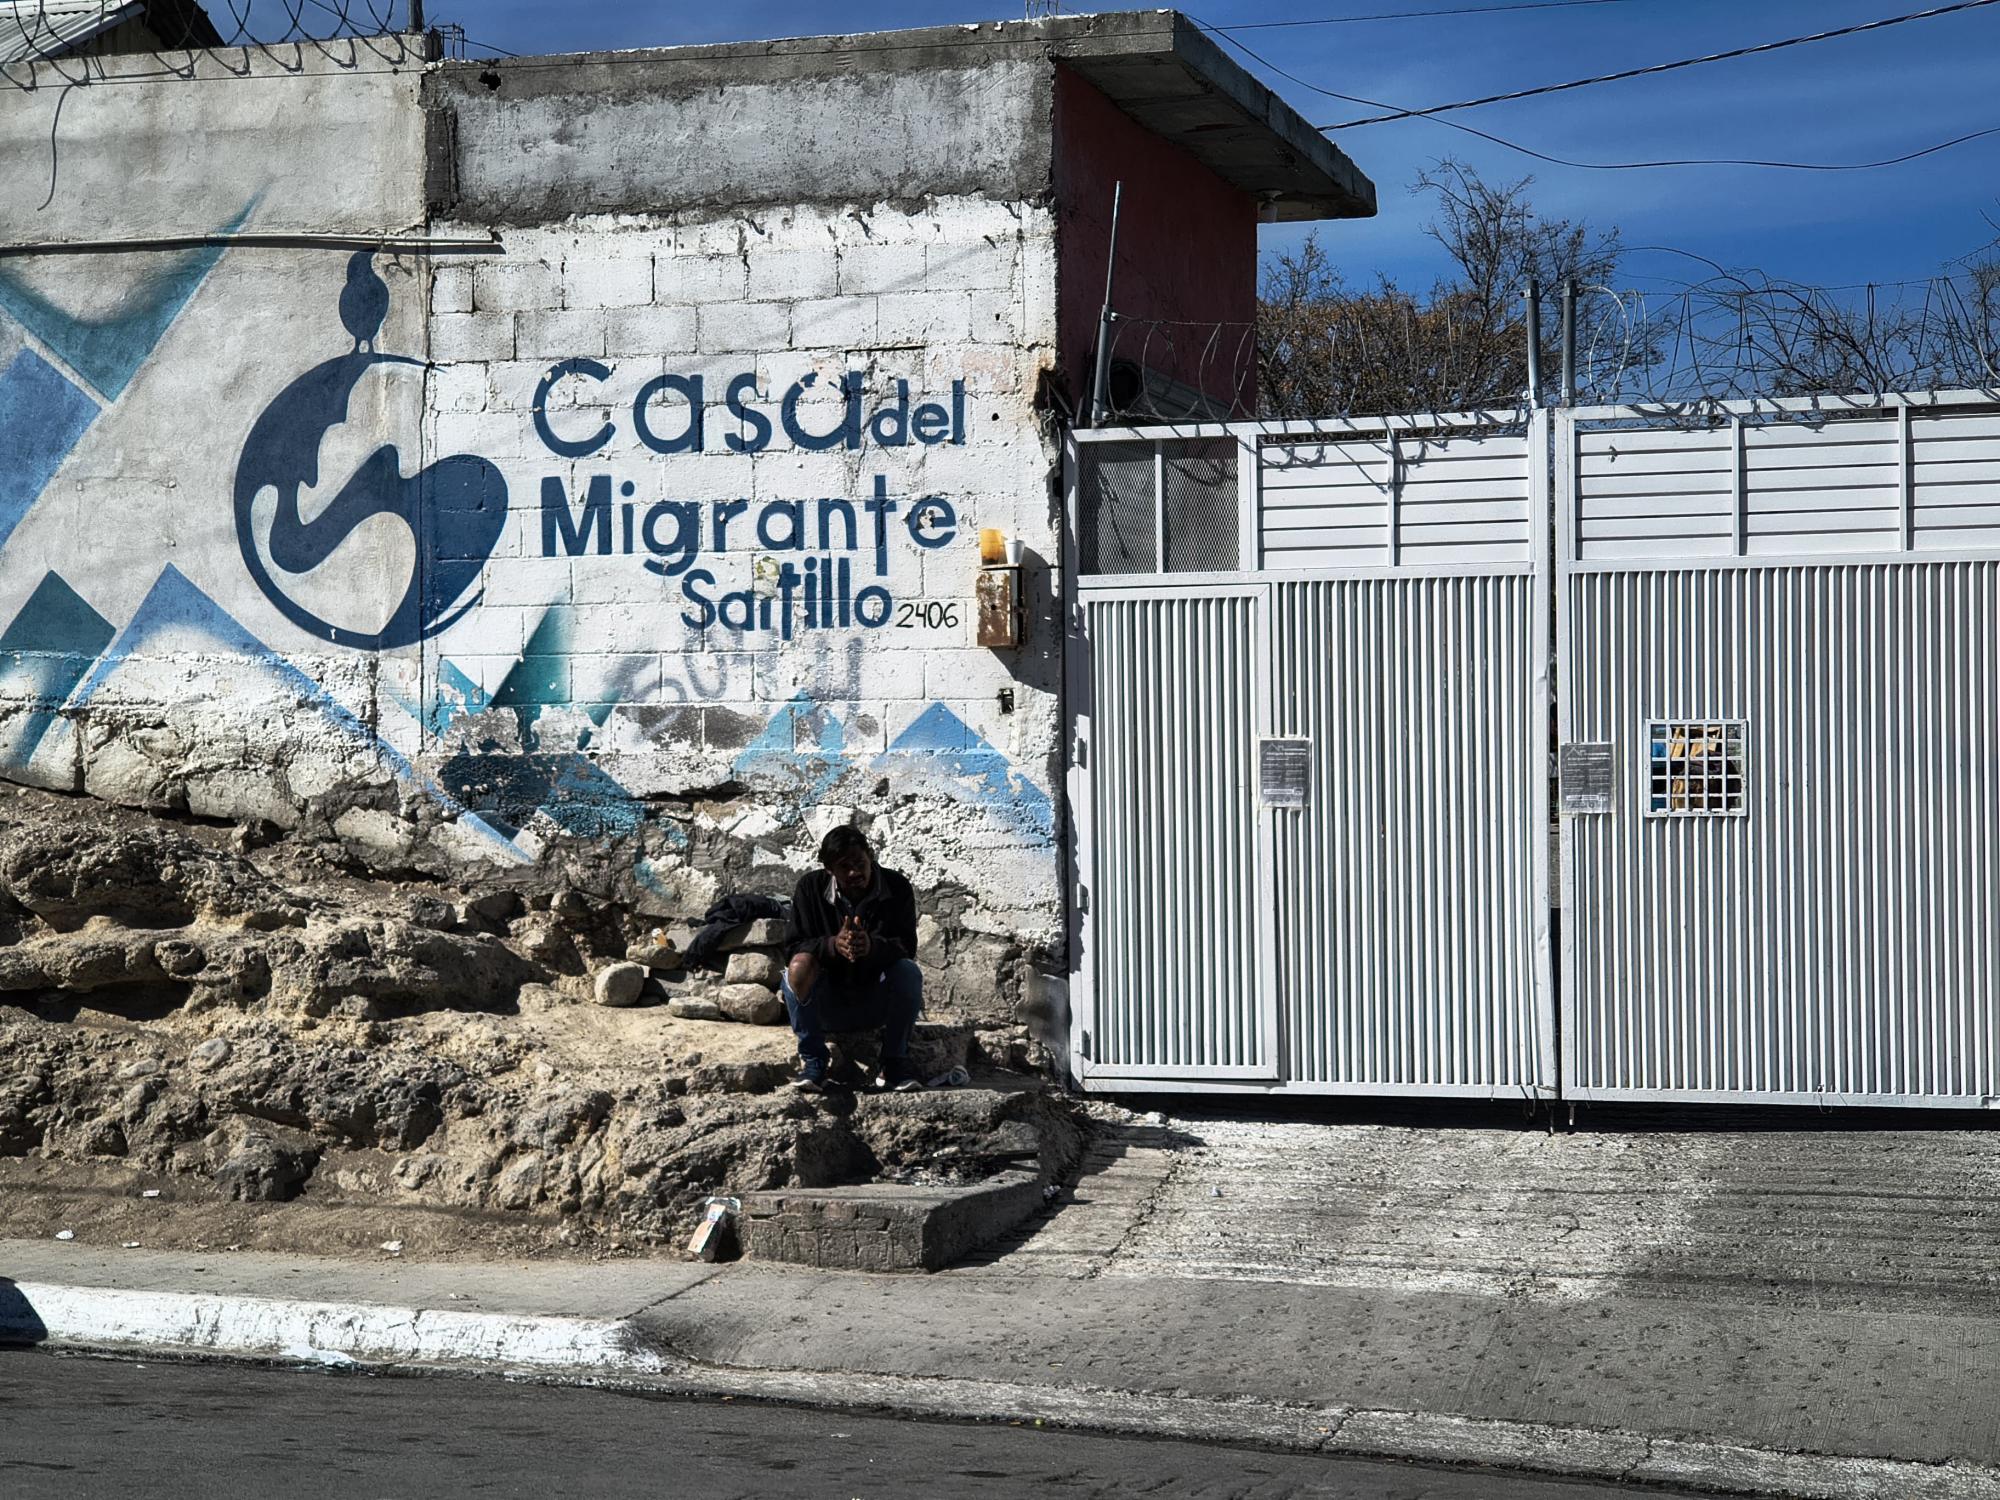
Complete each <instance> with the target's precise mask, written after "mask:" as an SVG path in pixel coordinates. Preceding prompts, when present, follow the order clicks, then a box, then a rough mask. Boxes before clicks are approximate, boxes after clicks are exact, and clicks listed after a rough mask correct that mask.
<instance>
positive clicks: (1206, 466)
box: [1163, 438, 1238, 573]
mask: <svg viewBox="0 0 2000 1500" xmlns="http://www.w3.org/2000/svg"><path fill="white" fill-rule="evenodd" d="M1236 451H1237V445H1236V440H1235V439H1234V438H1211V439H1208V440H1206V441H1203V442H1197V443H1169V444H1168V445H1167V447H1166V455H1165V470H1166V472H1165V474H1164V476H1163V487H1164V490H1165V501H1166V504H1165V511H1166V523H1167V566H1166V571H1167V572H1169V573H1233V572H1235V571H1236V569H1237V539H1238V538H1237V529H1236V523H1237V513H1238V506H1237V495H1236Z"/></svg>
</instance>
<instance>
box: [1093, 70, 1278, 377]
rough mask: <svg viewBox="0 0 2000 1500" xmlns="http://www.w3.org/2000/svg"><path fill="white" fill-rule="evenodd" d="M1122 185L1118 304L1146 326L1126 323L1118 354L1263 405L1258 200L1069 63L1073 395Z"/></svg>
mask: <svg viewBox="0 0 2000 1500" xmlns="http://www.w3.org/2000/svg"><path fill="white" fill-rule="evenodd" d="M1120 181H1122V182H1123V183H1124V184H1125V193H1124V199H1123V206H1122V208H1121V209H1120V212H1119V222H1118V266H1117V272H1116V276H1115V278H1114V281H1113V286H1112V294H1111V301H1112V306H1113V307H1114V308H1115V309H1116V310H1117V311H1118V312H1119V313H1120V314H1121V315H1122V316H1123V317H1125V318H1130V319H1133V320H1135V322H1133V323H1128V324H1126V325H1124V327H1123V328H1122V329H1121V331H1120V332H1119V334H1118V335H1117V337H1116V339H1115V340H1114V342H1113V344H1112V352H1113V353H1114V354H1115V355H1117V356H1119V357H1129V358H1132V359H1135V360H1139V361H1141V362H1143V363H1145V364H1148V365H1151V366H1152V367H1154V368H1155V369H1159V370H1162V371H1164V373H1166V374H1168V375H1170V376H1172V377H1173V378H1174V379H1176V380H1179V381H1182V382H1184V383H1186V384H1188V385H1192V386H1195V387H1197V388H1198V389H1200V390H1202V391H1204V392H1206V393H1207V394H1208V395H1210V396H1212V397H1216V398H1218V399H1222V400H1227V399H1228V398H1229V395H1230V392H1231V391H1232V390H1233V389H1236V390H1240V391H1241V398H1240V399H1241V400H1242V401H1244V402H1247V403H1252V404H1254V402H1255V399H1256V382H1255V375H1256V360H1255V352H1254V345H1253V343H1252V341H1251V339H1250V337H1249V325H1250V324H1251V323H1252V322H1253V320H1254V319H1255V317H1256V309H1257V204H1256V200H1255V199H1253V198H1252V197H1251V196H1250V195H1249V194H1248V193H1245V192H1243V191H1242V190H1241V189H1238V188H1234V187H1231V186H1230V185H1229V184H1228V183H1226V182H1224V181H1223V180H1222V179H1221V178H1220V177H1218V176H1216V174H1215V173H1214V172H1212V171H1210V170H1209V169H1208V168H1207V167H1205V166H1203V165H1202V164H1201V163H1200V162H1198V161H1196V160H1195V159H1194V158H1193V157H1192V156H1190V155H1188V153H1187V152H1185V151H1183V150H1182V149H1181V148H1180V147H1178V146H1175V145H1173V144H1171V143H1170V142H1168V141H1166V140H1163V139H1162V138H1161V137H1159V136H1157V135H1154V134H1153V133H1152V132H1151V131H1149V130H1147V129H1146V128H1145V127H1144V126H1142V125H1140V124H1139V123H1138V122H1137V121H1136V120H1134V119H1133V118H1132V117H1131V116H1129V115H1127V114H1125V113H1124V112H1123V111H1122V110H1120V109H1119V108H1118V106H1117V105H1115V104H1113V103H1112V102H1111V101H1110V100H1109V99H1107V98H1106V97H1105V96H1104V95H1103V94H1101V93H1099V92H1098V90H1097V89H1096V88H1095V87H1093V86H1092V85H1091V84H1090V83H1088V82H1086V81H1085V80H1084V79H1083V78H1081V77H1079V76H1078V75H1077V74H1075V73H1072V72H1070V71H1069V70H1068V69H1066V68H1063V67H1060V66H1058V67H1057V69H1056V91H1055V195H1056V234H1057V242H1056V245H1057V253H1056V278H1057V280H1056V300H1057V311H1058V318H1059V323H1060V332H1059V335H1058V344H1057V350H1056V362H1057V368H1058V373H1059V375H1060V376H1061V378H1062V381H1063V384H1064V385H1065V386H1066V387H1067V389H1068V391H1069V394H1070V396H1071V397H1072V399H1074V400H1077V401H1082V400H1083V399H1084V397H1085V393H1086V392H1087V391H1088V390H1089V388H1090V379H1091V368H1092V361H1093V360H1094V358H1095V355H1096V348H1097V321H1098V315H1099V313H1100V311H1101V310H1102V308H1103V305H1104V260H1105V253H1106V251H1107V249H1108V247H1109V243H1110V237H1111V195H1112V189H1113V187H1114V185H1115V184H1117V183H1118V182H1120ZM1149 319H1159V320H1164V321H1166V322H1171V323H1175V324H1196V325H1199V324H1208V325H1214V324H1216V323H1229V324H1235V325H1237V326H1235V327H1231V328H1226V329H1223V330H1221V331H1220V333H1219V334H1218V333H1216V332H1215V330H1214V329H1213V327H1212V326H1210V327H1207V328H1202V327H1186V326H1180V327H1172V328H1168V327H1164V326H1162V327H1156V328H1154V327H1144V326H1140V324H1139V322H1138V321H1137V320H1149ZM1211 335H1214V336H1213V338H1211ZM1243 414H1244V415H1248V412H1247V410H1246V411H1245V412H1244V413H1243Z"/></svg>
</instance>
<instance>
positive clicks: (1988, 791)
mask: <svg viewBox="0 0 2000 1500" xmlns="http://www.w3.org/2000/svg"><path fill="white" fill-rule="evenodd" d="M1865 403H1866V404H1865V406H1864V407H1863V409H1860V410H1855V411H1842V410H1838V409H1836V410H1830V411H1821V410H1816V409H1815V410H1802V409H1798V408H1799V404H1796V403H1795V404H1794V405H1793V406H1792V407H1790V408H1788V407H1787V406H1786V405H1785V404H1784V403H1767V404H1764V405H1762V406H1754V407H1753V406H1747V405H1746V406H1743V407H1741V408H1736V407H1732V408H1729V409H1727V411H1725V413H1724V415H1723V418H1722V421H1721V423H1720V424H1719V425H1717V426H1714V427H1708V428H1698V429H1695V430H1693V431H1676V430H1663V429H1660V428H1655V427H1650V426H1648V425H1646V424H1649V423H1651V422H1654V421H1657V420H1658V419H1657V418H1656V417H1654V416H1652V415H1651V414H1647V413H1642V412H1638V411H1635V410H1633V409H1630V408H1608V409H1604V410H1601V411H1594V412H1580V413H1577V414H1575V415H1574V416H1573V417H1566V418H1565V420H1564V424H1563V426H1562V428H1561V429H1560V432H1561V443H1562V448H1563V452H1564V455H1565V458H1566V460H1567V463H1566V473H1565V475H1564V479H1563V484H1562V488H1561V491H1560V493H1561V498H1562V505H1561V509H1560V511H1559V514H1560V516H1561V518H1562V523H1563V525H1562V536H1561V539H1560V556H1561V579H1560V595H1559V597H1560V601H1561V613H1562V619H1561V624H1560V638H1561V643H1562V645H1561V650H1562V661H1561V679H1562V682H1563V693H1562V704H1561V708H1562V716H1563V731H1562V734H1563V739H1564V740H1565V741H1567V742H1572V743H1574V744H1575V745H1577V746H1578V747H1579V749H1581V748H1583V747H1591V753H1592V758H1593V759H1595V760H1596V761H1597V762H1598V763H1599V764H1600V765H1602V766H1603V767H1604V768H1605V770H1606V771H1608V773H1609V783H1608V786H1603V787H1594V788H1593V789H1592V795H1591V797H1590V798H1589V799H1588V800H1587V801H1585V802H1582V803H1579V804H1578V805H1576V806H1573V807H1570V808H1568V809H1567V810H1566V815H1565V817H1564V818H1563V825H1564V829H1563V837H1564V847H1565V859H1564V878H1565V884H1564V893H1563V894H1564V899H1563V916H1564V921H1563V933H1564V950H1565V951H1564V981H1563V988H1562V1019H1563V1026H1562V1039H1563V1093H1564V1094H1565V1095H1566V1096H1567V1097H1570V1098H1576V1099H1679V1100H1693V1101H1725V1100H1729V1101H1737V1100H1740V1101H1758V1102H1769V1103H1788V1104H1822V1105H1831V1104H1899V1105H1908V1104H1923V1105H1952V1106H1961V1107H1962V1106H1980V1105H1984V1106H1988V1107H1990V1106H1992V1105H1994V1104H1995V1103H2000V876H1997V875H1996V873H1995V872H1996V866H2000V465H1996V462H1995V459H1996V456H2000V410H1996V409H1995V408H1994V406H1993V403H1992V402H1991V399H1990V398H1989V397H1986V396H1984V395H1983V394H1979V395H1976V396H1972V397H1970V398H1967V397H1952V396H1937V395H1919V396H1913V397H1890V398H1865ZM1852 404H1855V405H1861V404H1862V402H1861V401H1859V400H1858V401H1857V402H1856V403H1852ZM1607 794H1608V795H1607ZM1568 800H1570V799H1567V798H1566V801H1568Z"/></svg>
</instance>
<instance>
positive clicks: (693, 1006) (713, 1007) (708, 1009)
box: [667, 995, 729, 1021]
mask: <svg viewBox="0 0 2000 1500" xmlns="http://www.w3.org/2000/svg"><path fill="white" fill-rule="evenodd" d="M667 1014H668V1015H670V1016H673V1017H674V1018H675V1019H677V1020H681V1021H726V1020H728V1019H729V1017H727V1016H725V1015H724V1014H723V1013H722V1007H721V1006H719V1005H717V1004H716V1003H715V1002H714V1001H713V1000H698V999H696V998H695V997H693V996H692V995H683V996H677V997H675V998H674V999H672V1000H669V1001H668V1002H667Z"/></svg>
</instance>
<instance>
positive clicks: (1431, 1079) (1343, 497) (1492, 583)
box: [1068, 413, 1555, 1097]
mask: <svg viewBox="0 0 2000 1500" xmlns="http://www.w3.org/2000/svg"><path fill="white" fill-rule="evenodd" d="M1505 423H1506V418H1505V417H1498V418H1497V419H1496V414H1491V413H1487V414H1478V415H1474V416H1468V417H1447V418H1434V419H1426V420H1407V421H1406V420H1402V419H1396V420H1392V421H1390V422H1387V423H1376V424H1366V423H1326V424H1314V425H1312V426H1311V427H1309V428H1308V429H1306V430H1304V431H1300V432H1289V431H1279V432H1274V431H1269V430H1266V429H1264V428H1262V427H1260V426H1257V425H1255V424H1244V425H1241V426H1235V427H1227V428H1195V429H1178V430H1176V429H1152V430H1135V431H1124V432H1117V433H1104V434H1083V435H1079V437H1078V441H1077V444H1076V447H1075V449H1074V450H1073V453H1072V468H1071V480H1072V488H1071V504H1072V506H1073V510H1072V516H1071V535H1072V536H1073V537H1074V538H1075V547H1074V551H1073V553H1072V556H1073V557H1074V558H1075V560H1076V562H1077V564H1078V568H1079V575H1080V576H1079V577H1078V578H1077V579H1076V581H1075V583H1074V585H1073V587H1074V591H1075V595H1074V597H1075V599H1076V605H1077V611H1076V614H1075V615H1074V616H1073V621H1072V631H1071V636H1070V640H1069V645H1068V650H1069V657H1068V660H1069V663H1070V669H1071V670H1070V679H1069V691H1070V704H1071V711H1072V713H1073V714H1074V715H1075V719H1076V726H1077V734H1076V745H1075V747H1074V750H1073V754H1072V762H1071V772H1070V783H1069V785H1070V792H1071V805H1072V807H1073V808H1074V809H1075V810H1076V813H1077V823H1078V828H1077V856H1076V858H1077V876H1078V885H1077V892H1078V899H1077V910H1078V912H1079V919H1078V921H1077V924H1076V927H1075V930H1074V933H1073V937H1074V940H1075V941H1076V944H1077V952H1078V955H1079V957H1078V962H1077V969H1076V976H1075V978H1076V986H1075V989H1074V991H1073V996H1074V1000H1075V1006H1074V1014H1075V1016H1076V1017H1077V1024H1076V1027H1075V1031H1074V1035H1075V1039H1076V1042H1077V1048H1076V1056H1077V1061H1078V1071H1079V1076H1080V1078H1081V1079H1082V1081H1083V1082H1084V1084H1085V1086H1086V1087H1089V1086H1094V1085H1102V1086H1107V1087H1138V1086H1142V1085H1143V1084H1144V1083H1145V1082H1147V1081H1151V1082H1152V1083H1154V1084H1156V1085H1157V1086H1161V1087H1169V1088H1208V1087H1215V1088H1219V1089H1242V1088H1245V1087H1260V1088H1273V1089H1279V1090H1297V1091H1303V1092H1320V1093H1336V1092H1381V1093H1402V1094H1454V1095H1466V1096H1475V1097H1496V1096H1508V1097H1520V1096H1523V1095H1534V1094H1542V1093H1548V1092H1550V1091H1552V1090H1553V1088H1554V1085H1555V1040H1554V1037H1555V1021H1554V1008H1553V1001H1552V999H1551V989H1550V984H1549V979H1548V962H1549V953H1548V944H1547V932H1548V925H1547V915H1546V907H1545V905H1544V903H1543V902H1542V901H1541V899H1540V893H1541V892H1542V891H1544V890H1545V888H1546V873H1545V866H1546V850H1547V840H1546V827H1547V795H1546V794H1547V778H1546V766H1547V730H1548V714H1547V701H1548V700H1547V691H1548V689H1547V675H1546V663H1547V659H1548V651H1549V644H1550V642H1549V634H1548V615H1549V609H1548V587H1549V585H1548V579H1549V573H1548V564H1549V545H1548V533H1547V528H1546V524H1545V522H1544V521H1543V518H1544V517H1545V515H1546V505H1545V499H1544V497H1545V496H1546V495H1547V493H1548V490H1547V484H1548V479H1547V471H1546V467H1545V465H1544V464H1543V463H1542V461H1541V458H1540V455H1541V454H1542V453H1544V452H1545V451H1546V449H1547V435H1548V428H1547V425H1546V418H1543V417H1539V416H1538V417H1537V418H1535V419H1534V421H1533V422H1532V423H1530V424H1527V425H1526V430H1525V431H1524V430H1523V429H1522V427H1521V426H1515V427H1513V428H1512V429H1511V430H1506V427H1505ZM1232 522H1233V524H1234V526H1235V528H1236V529H1235V531H1234V532H1233V533H1232V530H1231V526H1232ZM1176 534H1178V535H1179V536H1180V537H1181V538H1182V539H1183V540H1184V542H1185V543H1187V544H1188V545H1185V546H1183V547H1182V549H1181V550H1179V551H1178V552H1177V550H1176V546H1175V544H1174V540H1173V539H1174V537H1175V535H1176ZM1162 535H1164V536H1165V537H1166V538H1167V542H1166V544H1165V545H1162V544H1161V543H1160V541H1159V540H1158V538H1159V537H1160V536H1162ZM1203 538H1209V539H1210V540H1208V541H1203V540H1202V539H1203ZM1232 541H1234V542H1235V543H1236V545H1230V544H1231V542H1232ZM1183 559H1185V560H1183ZM1202 621H1208V622H1209V623H1208V624H1206V625H1203V624H1201V623H1200V622H1202ZM1232 652H1235V653H1247V654H1244V655H1241V656H1240V660H1238V661H1236V662H1228V661H1225V660H1223V657H1224V656H1225V655H1227V654H1228V653H1232ZM1239 672H1240V673H1247V674H1248V677H1247V680H1244V679H1240V678H1239V677H1238V676H1236V675H1234V674H1237V673H1239ZM1246 693H1247V694H1248V695H1249V696H1247V697H1246V696H1245V694H1246ZM1259 695H1264V696H1259ZM1246 715H1247V717H1246ZM1266 735H1267V736H1271V737H1274V738H1277V739H1281V740H1292V741H1299V740H1303V741H1304V742H1305V744H1304V746H1303V747H1301V748H1303V751H1304V756H1305V761H1304V766H1305V781H1306V786H1305V790H1304V805H1303V806H1302V807H1294V806H1287V805H1275V804H1274V805H1266V804H1265V799H1264V797H1263V796H1262V795H1260V789H1259V787H1258V786H1257V785H1256V784H1255V780H1256V775H1257V771H1258V763H1257V757H1258V754H1259V746H1258V742H1257V741H1258V737H1259V736H1266ZM1231 736H1234V737H1235V738H1233V739H1232V738H1231ZM1176 777H1178V778H1179V779H1178V780H1176V779H1175V778H1176ZM1252 830H1254V831H1255V837H1254V838H1252V837H1250V836H1248V834H1249V832H1250V831H1252ZM1163 831H1164V832H1163ZM1183 838H1184V839H1185V840H1186V842H1185V843H1181V842H1177V840H1180V839H1183ZM1163 839H1164V840H1166V842H1164V843H1163V842H1162V841H1163ZM1160 893H1166V894H1168V895H1170V896H1171V897H1172V898H1173V899H1174V900H1175V901H1177V902H1179V903H1180V904H1179V905H1177V906H1175V907H1173V908H1172V909H1171V910H1168V911H1166V912H1164V913H1163V914H1162V915H1161V918H1160V919H1159V920H1154V918H1153V908H1154V905H1155V903H1156V901H1157V900H1158V899H1159V897H1160ZM1232 902H1234V903H1247V907H1246V906H1242V905H1233V904H1231V903H1232ZM1211 911H1212V912H1215V913H1219V914H1220V915H1219V916H1218V917H1217V918H1216V920H1217V921H1226V922H1236V921H1237V920H1238V914H1239V912H1241V913H1242V914H1243V916H1242V922H1243V926H1242V930H1243V931H1244V932H1246V933H1247V932H1251V931H1255V932H1256V934H1257V940H1258V944H1259V947H1258V949H1257V950H1256V951H1255V952H1249V951H1245V950H1242V949H1240V948H1231V949H1230V950H1229V951H1228V952H1226V953H1215V952H1213V951H1210V950H1211V947H1212V943H1213V938H1212V937H1211V936H1209V935H1208V932H1207V930H1205V929H1202V927H1201V924H1202V923H1203V921H1204V914H1205V913H1208V912H1211ZM1259 922H1261V924H1262V925H1261V926H1258V925H1257V923H1259ZM1218 968H1219V969H1220V970H1222V971H1223V972H1221V973H1220V974H1218V973H1216V972H1213V971H1214V970H1216V969H1218ZM1246 986H1247V987H1246ZM1253 1043H1255V1044H1256V1045H1254V1046H1253V1045H1252V1044H1253Z"/></svg>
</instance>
